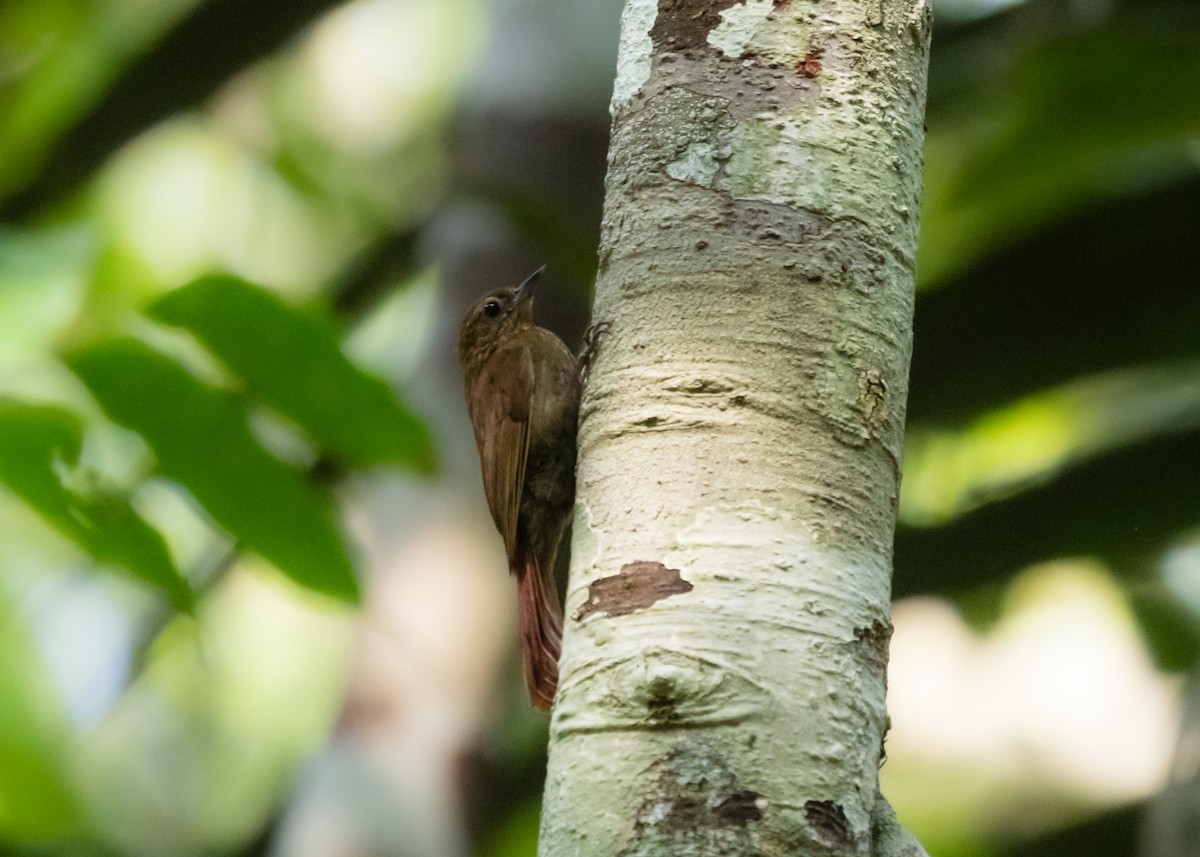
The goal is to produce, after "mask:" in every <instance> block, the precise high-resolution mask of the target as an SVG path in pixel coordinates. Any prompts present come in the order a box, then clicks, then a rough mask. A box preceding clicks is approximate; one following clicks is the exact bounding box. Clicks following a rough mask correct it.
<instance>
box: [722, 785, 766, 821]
mask: <svg viewBox="0 0 1200 857" xmlns="http://www.w3.org/2000/svg"><path fill="white" fill-rule="evenodd" d="M760 798H762V795H760V794H759V793H758V792H753V791H750V790H749V789H745V790H743V791H740V792H734V793H733V794H731V795H730V796H729V797H727V798H725V800H723V801H721V802H720V803H719V804H717V808H716V812H717V815H719V816H721V818H724V819H726V820H728V821H732V822H733V823H734V824H742V825H744V824H746V823H747V822H750V821H761V820H762V817H763V814H762V809H761V808H760V807H759V805H758V804H759V800H760Z"/></svg>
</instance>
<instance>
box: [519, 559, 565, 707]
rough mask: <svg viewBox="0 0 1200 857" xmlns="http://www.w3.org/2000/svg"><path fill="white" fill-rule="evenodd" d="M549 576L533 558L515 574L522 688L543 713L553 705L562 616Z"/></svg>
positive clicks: (556, 685)
mask: <svg viewBox="0 0 1200 857" xmlns="http://www.w3.org/2000/svg"><path fill="white" fill-rule="evenodd" d="M552 574H553V570H552V569H551V570H549V571H547V572H546V573H543V571H542V569H541V568H540V567H539V563H538V561H537V560H536V559H532V558H531V559H528V560H526V561H525V562H524V563H523V564H522V567H521V568H519V569H518V571H517V617H518V619H517V621H518V623H519V625H520V631H521V659H522V662H523V664H524V667H525V685H526V687H528V688H529V699H530V701H531V702H532V703H533V704H534V706H536V707H537V708H540V709H541V710H542V711H549V710H550V704H551V703H552V702H554V691H555V689H556V688H557V687H558V653H559V650H560V648H561V645H562V613H561V611H560V610H559V607H558V590H557V589H556V587H555V586H554V578H553V577H552V576H551V575H552Z"/></svg>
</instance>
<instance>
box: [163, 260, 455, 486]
mask: <svg viewBox="0 0 1200 857" xmlns="http://www.w3.org/2000/svg"><path fill="white" fill-rule="evenodd" d="M148 314H149V315H150V316H151V317H152V318H154V319H157V320H158V321H161V322H163V323H165V324H170V325H174V326H177V327H181V328H183V329H185V330H187V331H189V332H190V333H192V334H193V335H194V336H196V337H197V338H198V339H199V340H200V341H201V342H203V343H204V344H205V345H206V346H207V347H208V349H209V350H210V351H212V353H213V354H215V355H216V356H217V357H218V358H220V360H221V361H222V362H223V363H224V364H225V365H226V366H228V367H229V369H230V370H231V371H232V372H234V373H235V374H236V375H237V376H239V377H240V378H241V379H242V380H243V381H244V382H245V383H246V385H247V387H248V388H249V389H250V391H251V392H252V393H254V395H256V396H257V397H259V398H261V399H262V400H263V401H264V402H266V403H267V404H269V405H270V406H271V407H273V408H275V409H276V410H278V411H279V412H280V413H282V414H284V415H286V416H288V417H289V418H291V419H292V420H294V421H295V422H296V423H298V424H299V425H300V426H301V427H302V428H303V429H304V430H305V431H306V432H307V433H308V434H309V435H310V436H311V437H312V438H313V439H314V440H315V441H316V442H317V444H318V446H320V447H322V448H323V449H326V450H328V451H330V452H333V453H334V454H336V455H337V456H338V457H340V458H343V459H345V460H346V461H347V462H348V463H350V464H352V465H355V466H360V467H362V466H368V465H372V464H382V463H394V464H402V465H407V466H409V467H412V468H414V469H417V470H420V471H423V472H429V471H431V470H432V469H433V446H432V444H431V442H430V439H429V434H428V431H427V430H426V429H425V426H424V424H423V423H422V422H421V421H420V420H419V419H418V418H417V417H416V416H415V415H414V414H413V413H412V412H410V411H409V410H407V409H406V408H404V407H403V406H402V405H401V404H400V402H399V401H397V399H396V397H395V395H394V393H393V392H392V390H391V388H390V387H389V386H388V385H387V384H386V383H385V382H384V381H383V380H382V379H380V378H377V377H375V376H373V375H369V374H367V373H366V372H364V371H363V370H361V369H359V368H358V367H357V366H355V365H354V364H353V363H351V362H350V360H349V359H348V358H347V357H346V355H345V354H344V353H343V352H342V349H341V346H340V345H339V342H338V336H337V332H336V331H335V329H334V327H333V325H332V324H330V323H329V321H328V320H327V319H325V318H322V317H319V316H315V315H308V314H305V313H303V312H301V311H300V310H298V309H296V308H295V307H292V306H290V305H288V304H287V303H285V302H284V301H282V300H281V299H279V298H278V297H276V296H275V295H273V294H271V293H270V292H267V291H264V290H263V289H260V288H257V287H255V286H253V285H251V284H250V283H247V282H245V281H244V280H240V279H238V278H236V277H230V276H221V275H217V276H209V277H204V278H201V279H199V280H196V281H194V282H192V283H191V284H189V285H186V286H183V287H182V288H180V289H177V290H175V291H173V292H171V293H170V294H168V295H166V296H165V297H163V298H161V299H160V300H158V301H157V302H156V303H154V304H153V305H152V306H151V307H150V308H149V310H148Z"/></svg>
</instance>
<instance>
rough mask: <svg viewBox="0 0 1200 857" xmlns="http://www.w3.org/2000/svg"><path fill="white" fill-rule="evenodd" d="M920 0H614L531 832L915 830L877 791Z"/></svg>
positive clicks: (588, 841) (808, 835)
mask: <svg viewBox="0 0 1200 857" xmlns="http://www.w3.org/2000/svg"><path fill="white" fill-rule="evenodd" d="M928 47H929V12H928V8H927V5H926V2H925V0H916V2H915V3H914V2H911V0H774V2H772V0H746V2H742V3H734V2H732V0H716V2H699V0H658V2H657V5H656V2H655V0H628V2H627V5H626V8H625V12H624V17H623V21H622V35H621V50H620V58H619V68H618V74H617V81H616V86H615V91H614V94H613V102H612V113H613V127H612V143H611V151H610V155H609V173H608V179H607V198H606V202H605V217H604V235H603V239H602V245H601V250H600V274H599V278H598V281H597V295H596V309H595V319H596V320H604V321H610V322H612V329H611V333H610V334H609V335H608V336H607V337H605V338H604V339H602V341H601V342H600V349H599V354H598V356H597V358H596V360H595V363H594V365H593V367H592V370H591V377H590V379H589V381H588V384H587V388H586V391H585V396H584V403H583V410H582V413H581V417H580V435H579V440H580V445H579V451H580V460H579V471H578V498H577V505H576V517H575V527H574V543H573V545H572V552H571V553H572V568H571V584H570V587H569V592H568V598H567V618H566V623H565V624H566V634H565V640H564V651H563V657H562V662H561V680H560V687H559V692H558V699H557V702H556V705H555V709H554V714H553V720H552V723H551V745H550V762H549V771H548V776H547V783H546V794H545V804H544V810H543V818H542V838H541V844H540V853H541V854H542V855H545V857H563V856H564V855H572V857H574V855H617V854H619V855H670V857H686V855H703V857H714V855H733V854H736V855H747V854H780V855H784V854H786V855H792V854H822V855H825V854H836V855H842V854H846V855H849V854H856V855H867V854H921V853H923V852H922V851H921V849H920V846H919V845H917V844H916V842H915V841H914V840H913V839H912V838H911V837H910V836H909V835H908V834H906V833H905V832H904V831H903V830H902V829H900V828H899V826H898V825H897V823H896V821H895V817H894V815H893V814H892V813H891V810H890V808H889V807H888V806H887V804H886V802H885V801H883V799H882V798H881V797H879V795H878V766H879V764H880V757H881V745H882V741H883V737H884V733H885V732H886V729H887V713H886V709H885V706H884V691H885V672H886V666H887V651H888V640H889V637H890V635H891V622H890V619H889V591H890V565H891V545H892V532H893V527H894V523H895V513H896V504H897V498H898V496H899V483H900V448H901V439H902V434H903V426H904V405H905V396H906V391H907V386H908V364H909V356H910V350H911V316H912V306H913V282H914V270H915V261H914V259H915V253H916V241H917V214H918V209H919V204H920V189H921V143H922V117H923V113H924V101H925V74H926V64H927V59H928Z"/></svg>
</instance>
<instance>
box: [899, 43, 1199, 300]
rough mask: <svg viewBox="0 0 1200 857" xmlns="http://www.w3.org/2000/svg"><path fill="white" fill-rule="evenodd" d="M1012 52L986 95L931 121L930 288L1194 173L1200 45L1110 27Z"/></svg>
mask: <svg viewBox="0 0 1200 857" xmlns="http://www.w3.org/2000/svg"><path fill="white" fill-rule="evenodd" d="M1012 54H1013V58H1012V62H1011V64H1010V66H1009V70H1008V71H1007V72H1006V73H1005V74H1004V75H1003V76H1002V77H1001V78H999V79H997V80H996V81H995V82H994V85H993V86H992V87H991V88H990V89H989V90H983V91H981V92H978V93H976V95H975V97H973V98H971V99H969V100H968V99H963V100H962V101H961V102H960V103H959V104H958V105H957V106H956V107H952V108H951V109H950V111H949V112H948V115H944V116H941V115H931V116H930V118H929V125H930V134H929V136H928V137H927V138H926V148H925V152H926V170H925V198H924V204H923V208H922V212H921V247H920V253H919V257H920V258H919V262H918V267H919V270H920V278H921V283H922V285H924V286H928V285H933V284H935V283H939V282H942V281H944V280H946V279H948V278H949V277H951V276H952V275H954V274H956V273H957V272H959V271H962V270H963V269H965V268H967V267H968V266H969V265H971V264H972V263H974V262H975V261H977V260H978V259H979V258H981V257H983V256H986V255H987V254H988V253H990V252H993V251H995V250H997V249H999V248H1001V247H1004V246H1006V245H1010V244H1012V243H1013V242H1015V241H1016V240H1017V239H1019V238H1021V237H1023V236H1025V235H1027V234H1030V233H1031V232H1035V231H1036V230H1038V229H1039V228H1042V227H1044V226H1045V225H1046V224H1047V223H1049V222H1053V221H1054V220H1058V219H1061V218H1062V217H1064V216H1065V215H1066V214H1068V213H1070V212H1072V211H1074V210H1077V209H1080V208H1082V207H1084V206H1086V205H1087V204H1089V203H1091V202H1093V201H1094V200H1096V199H1101V198H1105V197H1120V196H1122V195H1125V194H1129V193H1131V192H1135V191H1137V190H1140V189H1145V188H1152V187H1155V186H1158V185H1161V184H1163V183H1165V182H1168V181H1172V180H1175V179H1177V178H1178V177H1180V176H1186V175H1189V174H1194V173H1195V172H1196V159H1195V155H1194V152H1193V147H1194V140H1195V138H1196V136H1197V134H1200V99H1197V97H1196V93H1197V92H1200V42H1197V41H1196V40H1195V39H1186V38H1179V37H1178V34H1176V33H1165V34H1157V35H1155V34H1152V33H1150V32H1149V31H1141V30H1131V29H1129V28H1119V27H1115V26H1110V27H1106V28H1101V29H1094V30H1086V31H1083V32H1080V33H1077V34H1074V35H1072V36H1070V37H1067V38H1061V39H1056V40H1053V41H1045V40H1039V41H1038V42H1037V43H1036V44H1035V45H1034V46H1033V47H1031V48H1029V49H1027V50H1025V51H1023V52H1022V51H1019V50H1013V51H1012Z"/></svg>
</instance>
